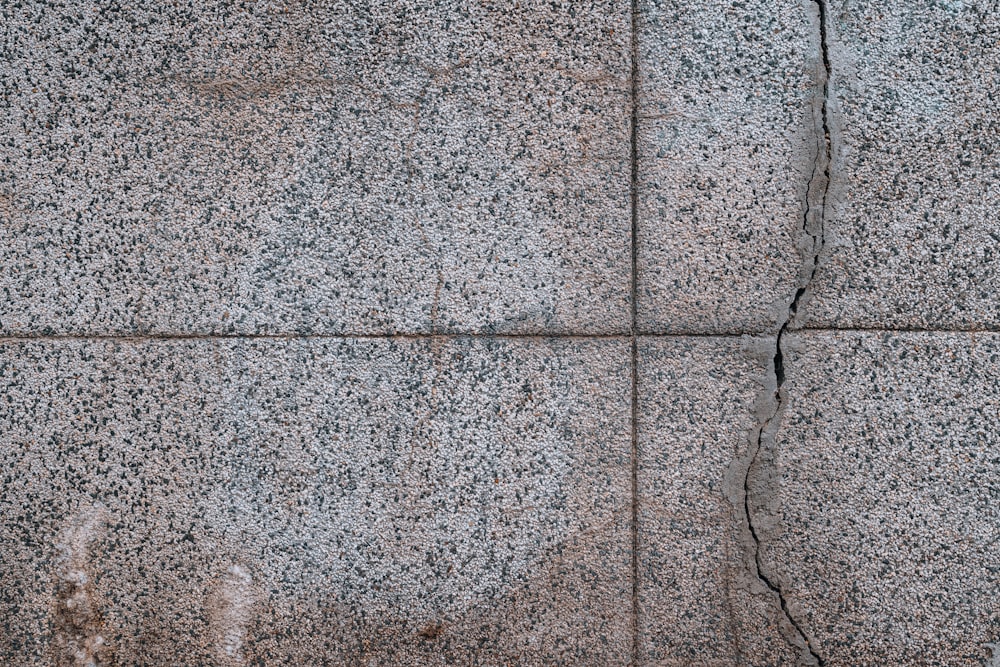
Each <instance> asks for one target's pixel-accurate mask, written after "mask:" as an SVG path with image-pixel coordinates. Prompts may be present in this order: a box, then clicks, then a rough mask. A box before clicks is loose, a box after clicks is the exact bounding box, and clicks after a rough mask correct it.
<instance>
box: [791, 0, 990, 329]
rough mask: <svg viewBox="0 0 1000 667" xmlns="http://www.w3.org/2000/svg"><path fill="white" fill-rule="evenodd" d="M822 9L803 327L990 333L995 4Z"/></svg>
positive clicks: (955, 1) (840, 2)
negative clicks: (819, 249)
mask: <svg viewBox="0 0 1000 667" xmlns="http://www.w3.org/2000/svg"><path fill="white" fill-rule="evenodd" d="M828 5H829V7H828V9H829V15H830V19H831V20H830V28H829V31H828V33H829V34H828V41H829V43H830V58H831V66H832V70H833V75H834V76H833V90H832V93H833V94H832V95H831V100H830V101H831V107H832V109H833V112H834V113H833V118H834V119H835V121H836V122H835V125H834V128H833V129H834V139H835V141H834V174H833V176H834V177H833V183H832V190H831V195H832V197H831V201H830V205H829V206H828V207H827V211H826V225H825V226H826V246H827V247H826V251H827V252H826V256H825V258H824V261H823V264H822V266H821V268H820V271H819V272H818V274H817V277H816V280H815V281H814V285H813V288H812V290H811V296H812V298H811V299H810V301H809V304H808V310H807V317H806V318H805V320H804V323H805V324H808V325H809V326H815V327H828V326H835V327H866V328H867V327H871V328H907V329H937V328H952V329H981V328H988V329H995V328H997V327H998V326H1000V301H998V300H997V298H996V294H997V291H998V289H1000V271H998V270H997V266H998V265H1000V264H998V259H1000V222H998V216H997V201H998V199H1000V158H998V155H997V146H998V143H1000V119H998V116H997V112H996V110H997V106H998V105H1000V77H998V76H997V62H1000V12H998V11H997V6H996V3H995V2H991V1H985V0H984V1H980V0H941V1H937V2H906V1H904V0H888V1H882V0H879V1H878V2H864V1H854V0H846V1H845V0H831V1H830V2H829V3H828Z"/></svg>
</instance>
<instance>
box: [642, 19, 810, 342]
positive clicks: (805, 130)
mask: <svg viewBox="0 0 1000 667" xmlns="http://www.w3.org/2000/svg"><path fill="white" fill-rule="evenodd" d="M641 6H642V13H641V16H640V28H641V29H640V32H639V53H640V60H639V65H640V74H641V75H640V90H639V95H640V97H639V104H640V106H639V114H640V115H639V120H640V123H639V128H640V131H639V190H638V196H639V208H638V220H639V224H638V232H639V233H638V246H639V249H638V253H639V267H638V273H637V276H638V281H639V284H638V288H639V298H638V300H637V303H638V308H639V326H640V329H641V330H642V331H645V332H650V333H706V332H708V333H748V332H768V333H774V332H775V331H776V330H777V329H778V327H780V326H781V323H782V322H783V321H784V318H785V314H786V311H787V309H788V304H789V302H790V301H791V300H792V297H793V295H794V293H795V290H796V288H797V287H798V285H799V282H800V273H801V268H800V267H801V266H802V265H803V261H802V259H801V258H800V255H801V253H803V252H806V251H807V249H806V248H800V237H801V236H802V227H803V215H804V212H805V196H806V184H807V182H808V178H809V173H810V171H811V169H812V164H813V160H814V153H815V150H816V138H815V131H814V116H813V114H814V112H815V111H816V107H815V103H816V100H817V95H816V86H817V85H818V82H819V74H818V71H817V69H818V68H819V67H821V63H820V62H819V60H818V53H819V51H818V32H817V29H816V23H817V14H816V10H815V5H814V4H813V3H810V2H800V1H799V0H781V1H780V2H773V1H763V0H760V1H756V0H754V1H751V2H741V3H731V2H722V1H719V2H715V1H711V2H694V3H679V2H673V1H662V2H658V1H653V0H650V1H646V0H644V1H643V2H642V3H641Z"/></svg>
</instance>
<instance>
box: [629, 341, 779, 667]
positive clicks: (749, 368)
mask: <svg viewBox="0 0 1000 667" xmlns="http://www.w3.org/2000/svg"><path fill="white" fill-rule="evenodd" d="M773 345H774V342H773V339H762V340H755V339H748V338H744V339H739V338H671V339H648V338H647V339H643V340H641V343H640V346H639V419H638V426H639V443H638V444H639V449H638V468H639V470H638V497H639V523H638V525H639V571H638V579H637V581H638V583H639V662H640V664H642V665H677V666H680V665H713V666H715V665H717V666H719V667H721V666H723V665H762V666H763V665H782V664H795V656H796V652H795V651H794V650H793V648H792V647H791V646H790V645H789V644H788V643H787V642H786V641H785V640H784V639H783V635H782V628H781V626H782V624H783V623H784V619H783V617H782V616H781V612H780V608H779V605H778V604H777V603H776V600H775V598H774V595H773V594H772V593H771V591H769V590H768V588H767V587H766V586H765V585H764V584H763V583H761V582H760V581H759V580H757V579H756V577H754V576H753V575H751V574H750V572H751V569H750V568H749V567H748V563H747V560H746V559H747V557H748V555H749V554H751V553H752V552H751V550H750V546H749V544H750V543H749V540H750V536H749V534H748V531H747V526H746V520H745V515H744V514H743V513H742V508H743V497H742V494H743V479H744V478H745V476H746V469H747V465H748V464H749V461H748V460H747V459H748V457H749V454H750V451H749V450H750V447H749V445H750V443H751V441H752V438H753V432H754V429H755V428H756V427H757V425H758V423H757V420H758V418H757V415H756V413H757V406H756V403H757V397H758V395H759V394H760V393H761V392H762V391H763V390H764V384H765V380H764V378H765V377H766V375H767V373H768V371H769V367H768V362H769V356H768V351H769V350H770V349H771V348H772V347H773Z"/></svg>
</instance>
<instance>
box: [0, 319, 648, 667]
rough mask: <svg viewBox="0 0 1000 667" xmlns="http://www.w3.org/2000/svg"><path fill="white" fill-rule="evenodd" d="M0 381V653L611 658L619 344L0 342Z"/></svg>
mask: <svg viewBox="0 0 1000 667" xmlns="http://www.w3.org/2000/svg"><path fill="white" fill-rule="evenodd" d="M0 374H2V377H4V378H5V392H4V397H3V399H4V400H3V401H2V402H0V425H2V432H3V444H4V446H3V448H2V449H0V459H2V468H0V469H2V470H3V484H2V487H0V516H2V517H3V521H2V528H0V543H2V545H3V547H2V549H0V580H2V581H3V587H2V591H0V617H2V618H3V623H4V628H5V632H4V633H3V635H2V636H0V662H3V664H5V665H43V664H45V665H48V664H54V665H90V664H93V665H167V664H185V665H196V664H197V665H207V664H216V665H258V664H267V665H278V664H288V665H293V664H294V665H301V664H331V665H341V664H343V665H347V664H351V665H355V664H371V665H397V664H398V665H432V664H442V665H443V664H482V665H500V664H526V665H541V664H546V665H547V664H567V665H569V664H573V665H576V664H595V665H596V664H602V665H603V664H608V665H618V664H626V663H627V662H628V659H629V656H630V650H631V649H630V647H631V642H632V633H631V629H630V628H631V620H630V619H631V616H630V612H629V610H630V609H631V606H630V598H631V590H632V584H631V574H630V573H631V568H630V553H631V537H630V534H631V533H630V527H629V526H630V516H631V509H630V508H631V500H630V491H629V488H630V487H629V485H630V468H631V463H630V457H631V445H630V436H629V434H630V432H631V427H630V407H629V405H630V379H629V378H630V373H629V355H628V342H627V341H626V340H617V339H604V340H599V341H588V340H571V339H561V340H536V339H517V340H497V339H468V338H467V339H442V338H431V339H420V340H387V339H380V340H301V339H295V340H258V341H241V340H219V339H214V340H175V341H163V340H159V341H155V340H154V341H150V340H104V341H80V340H72V341H66V340H63V341H37V342H6V343H3V344H2V345H0ZM88 660H89V661H90V662H88Z"/></svg>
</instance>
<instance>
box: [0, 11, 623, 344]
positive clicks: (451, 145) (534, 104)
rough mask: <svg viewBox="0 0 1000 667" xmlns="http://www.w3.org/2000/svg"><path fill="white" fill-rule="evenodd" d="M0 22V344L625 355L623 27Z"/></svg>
mask: <svg viewBox="0 0 1000 667" xmlns="http://www.w3.org/2000/svg"><path fill="white" fill-rule="evenodd" d="M2 11H4V17H3V21H2V26H3V27H2V28H0V30H2V33H0V34H2V40H3V43H4V45H5V46H4V56H5V57H4V58H3V63H2V64H0V86H2V88H0V91H2V92H0V105H2V113H0V170H2V171H0V215H2V216H3V219H4V224H3V225H0V265H3V266H4V267H5V270H4V271H3V272H2V273H0V332H5V333H8V334H33V333H38V332H51V333H73V334H122V333H135V332H166V333H179V332H183V333H208V332H216V333H280V332H297V333H335V334H338V333H387V332H389V333H392V332H409V333H426V332H521V333H525V332H528V333H536V332H562V333H574V332H577V333H579V332H603V333H614V332H625V331H627V330H628V329H629V322H628V317H629V298H630V297H629V289H630V287H629V285H630V271H631V268H630V262H631V260H630V252H631V251H630V234H629V229H630V225H631V223H630V215H629V191H630V167H629V164H630V162H629V161H630V147H629V133H630V129H629V115H630V108H631V102H630V84H629V81H628V77H629V72H630V57H631V56H630V18H629V4H628V2H623V1H617V0H616V1H614V2H600V1H597V0H594V1H585V2H574V3H572V5H568V4H567V5H544V6H543V5H537V4H533V3H520V4H518V3H515V4H514V5H511V4H509V3H501V4H499V5H490V4H489V3H486V4H482V3H473V4H463V5H461V6H458V5H451V4H447V3H437V4H434V3H411V2H406V1H403V0H400V1H398V2H387V3H386V2H376V3H347V2H334V3H326V2H311V1H310V2H304V3H300V2H294V3H293V2H288V3H285V2H274V3H251V4H246V3H243V4H239V5H233V4H232V3H229V2H222V1H213V2H204V3H202V2H199V3H195V4H194V5H191V4H186V5H178V4H177V3H172V2H154V3H144V4H142V5H141V6H140V5H136V4H133V5H129V6H127V7H125V6H122V7H117V6H111V5H105V4H101V3H71V4H69V5H58V4H51V3H33V4H31V5H29V6H20V5H19V6H18V7H17V8H16V9H15V8H14V7H10V8H8V9H6V10H2Z"/></svg>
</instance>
